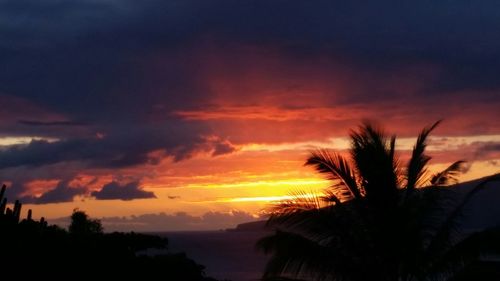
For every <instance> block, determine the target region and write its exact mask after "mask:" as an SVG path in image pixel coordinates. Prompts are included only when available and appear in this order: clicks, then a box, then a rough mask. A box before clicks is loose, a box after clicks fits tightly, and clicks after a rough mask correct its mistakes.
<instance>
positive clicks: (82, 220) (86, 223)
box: [68, 209, 103, 235]
mask: <svg viewBox="0 0 500 281" xmlns="http://www.w3.org/2000/svg"><path fill="white" fill-rule="evenodd" d="M68 230H69V233H71V234H76V235H89V234H99V233H102V232H103V228H102V224H101V221H99V220H98V219H90V218H89V216H88V215H87V214H86V213H85V212H84V211H80V210H78V209H75V210H73V214H71V224H70V225H69V228H68Z"/></svg>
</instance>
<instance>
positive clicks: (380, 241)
mask: <svg viewBox="0 0 500 281" xmlns="http://www.w3.org/2000/svg"><path fill="white" fill-rule="evenodd" d="M438 124H439V122H438V123H436V124H434V125H433V126H430V127H427V128H425V129H424V130H422V132H421V133H420V135H419V136H418V138H417V142H416V144H415V146H414V147H413V151H412V152H411V157H410V159H409V160H408V162H406V161H405V162H406V163H402V161H401V160H400V159H399V157H398V155H397V153H396V150H395V144H396V137H394V136H393V137H389V136H387V135H386V134H385V133H384V132H383V131H382V130H381V129H379V128H377V127H376V126H374V125H372V124H369V123H365V124H363V125H361V126H360V127H359V128H358V129H357V130H353V131H352V132H351V135H350V137H351V149H350V150H349V153H348V155H349V156H350V157H346V156H345V155H344V154H340V153H337V152H333V151H328V150H319V151H316V152H313V153H312V154H311V156H310V157H309V158H308V159H307V161H306V165H309V166H312V167H314V168H315V169H316V171H318V172H319V173H321V174H324V175H325V176H326V177H327V178H328V179H329V180H331V181H332V185H331V187H329V188H328V189H326V190H325V192H324V194H323V196H314V195H309V194H307V193H305V192H298V193H297V194H296V196H295V198H294V199H292V200H288V201H284V202H281V204H279V205H277V206H276V207H275V208H274V210H273V215H272V216H271V217H270V219H269V220H268V225H270V226H272V227H274V228H276V229H277V231H276V233H275V234H273V235H271V236H268V237H266V238H263V239H262V240H260V241H259V243H258V246H259V247H260V248H261V249H262V250H264V252H266V253H269V254H271V259H270V261H269V263H268V264H267V267H266V270H265V272H264V276H263V279H264V280H345V281H381V280H383V281H399V280H454V281H458V280H461V281H462V280H482V281H486V280H491V281H493V280H500V262H499V261H500V229H499V228H498V227H493V228H490V229H483V230H479V231H476V232H472V233H471V232H466V231H464V229H462V225H461V222H462V214H463V212H464V211H466V207H467V205H468V203H469V201H470V200H471V198H473V197H474V196H475V195H476V194H477V193H478V192H481V190H483V189H485V188H488V187H489V185H490V183H492V182H498V181H500V174H497V175H494V176H491V177H487V178H484V179H482V180H480V181H479V182H478V185H477V186H475V187H474V188H472V189H471V190H470V191H468V193H466V194H461V195H460V194H457V193H456V192H454V191H453V190H452V189H450V188H449V187H447V186H448V185H450V184H453V183H455V182H456V175H457V174H458V173H460V172H461V170H462V165H463V164H464V161H457V162H455V163H453V164H452V165H450V166H449V167H448V168H447V169H445V170H443V171H442V172H439V173H436V174H430V173H429V172H428V170H427V165H428V163H429V160H430V159H431V157H430V156H428V155H427V154H426V152H425V150H426V146H427V137H428V135H429V134H430V132H431V131H432V130H433V129H434V128H435V127H436V126H437V125H438ZM499 201H500V198H499Z"/></svg>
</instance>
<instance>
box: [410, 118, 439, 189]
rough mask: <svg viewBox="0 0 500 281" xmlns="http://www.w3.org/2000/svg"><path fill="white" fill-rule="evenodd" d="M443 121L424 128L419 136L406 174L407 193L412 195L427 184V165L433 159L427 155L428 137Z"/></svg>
mask: <svg viewBox="0 0 500 281" xmlns="http://www.w3.org/2000/svg"><path fill="white" fill-rule="evenodd" d="M440 123H441V120H439V121H437V122H436V123H434V124H433V125H431V126H428V127H426V128H424V129H423V130H422V131H421V132H420V134H419V135H418V138H417V142H416V143H415V146H414V147H413V152H412V155H411V158H410V162H409V163H408V170H407V172H406V190H407V191H406V192H407V194H411V192H413V190H414V189H415V188H416V187H418V186H420V185H421V184H422V183H423V182H425V177H424V176H425V174H426V173H427V168H426V166H427V164H428V162H429V160H431V157H430V156H428V155H426V154H425V149H426V147H427V137H428V136H429V134H430V133H431V132H432V130H434V129H435V128H436V127H437V126H438V125H439V124H440Z"/></svg>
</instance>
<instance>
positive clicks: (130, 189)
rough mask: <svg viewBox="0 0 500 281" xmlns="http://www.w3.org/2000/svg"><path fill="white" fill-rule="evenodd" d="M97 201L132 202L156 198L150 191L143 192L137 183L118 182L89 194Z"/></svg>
mask: <svg viewBox="0 0 500 281" xmlns="http://www.w3.org/2000/svg"><path fill="white" fill-rule="evenodd" d="M91 195H92V196H94V197H95V198H96V199H97V200H125V201H126V200H133V199H146V198H156V196H155V194H154V193H153V192H150V191H145V190H143V189H142V188H141V187H140V186H139V182H130V183H126V184H120V183H118V182H115V181H113V182H110V183H108V184H106V185H104V186H103V187H102V189H101V190H99V191H94V192H92V193H91Z"/></svg>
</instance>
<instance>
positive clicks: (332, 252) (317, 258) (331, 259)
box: [256, 231, 367, 280]
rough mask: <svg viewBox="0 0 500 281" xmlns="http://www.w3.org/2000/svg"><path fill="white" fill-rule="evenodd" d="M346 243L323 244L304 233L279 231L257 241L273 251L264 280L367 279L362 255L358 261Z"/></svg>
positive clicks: (259, 246)
mask: <svg viewBox="0 0 500 281" xmlns="http://www.w3.org/2000/svg"><path fill="white" fill-rule="evenodd" d="M342 245H343V244H336V246H338V247H336V246H332V245H323V244H321V243H318V242H317V241H315V240H312V239H309V238H307V237H305V236H303V235H300V234H296V233H291V232H286V231H277V232H276V233H275V234H273V235H270V236H267V237H264V238H262V239H261V240H259V241H258V242H257V245H256V246H257V248H258V249H260V250H262V251H264V252H265V253H268V254H269V253H273V255H272V257H271V259H270V261H269V262H268V263H267V266H266V268H265V270H264V276H263V280H276V278H290V279H295V278H303V279H306V280H366V276H367V274H366V273H365V272H364V268H363V267H360V266H361V264H357V263H361V260H360V258H359V257H358V258H357V262H356V261H354V260H353V256H352V255H351V254H350V252H349V251H346V249H343V246H342ZM356 265H357V266H356ZM278 280H279V279H278Z"/></svg>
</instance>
